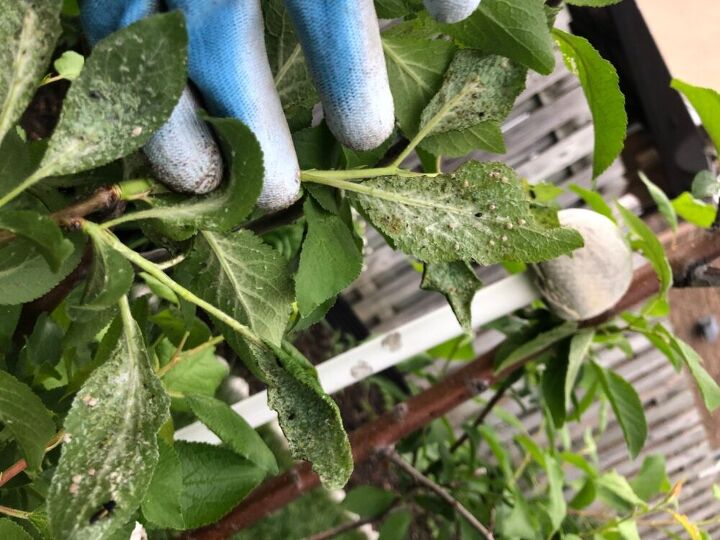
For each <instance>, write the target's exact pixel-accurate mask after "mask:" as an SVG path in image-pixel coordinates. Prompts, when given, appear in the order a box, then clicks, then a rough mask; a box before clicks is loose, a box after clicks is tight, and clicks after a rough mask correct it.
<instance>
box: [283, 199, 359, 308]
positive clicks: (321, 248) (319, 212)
mask: <svg viewBox="0 0 720 540" xmlns="http://www.w3.org/2000/svg"><path fill="white" fill-rule="evenodd" d="M303 208H304V210H305V218H306V219H307V225H308V232H307V236H306V237H305V241H304V242H303V245H302V252H301V253H300V263H299V267H298V271H297V275H296V276H295V291H296V296H297V302H298V307H299V309H300V315H302V316H303V317H307V316H308V315H309V314H310V313H312V312H313V311H314V310H315V309H316V308H317V307H318V306H320V305H322V304H323V303H325V302H326V301H327V300H329V299H330V298H333V297H335V296H336V295H337V294H338V293H340V292H342V291H343V290H344V289H345V288H346V287H347V286H348V285H350V283H352V282H353V281H355V279H356V278H357V277H358V276H359V275H360V271H361V270H362V264H363V257H362V253H361V251H360V248H359V247H358V244H357V243H356V242H355V236H354V234H353V232H352V231H351V230H350V229H349V228H348V227H347V225H346V224H345V223H344V222H343V220H342V218H340V217H339V216H337V215H335V214H332V213H330V212H326V211H325V210H323V209H322V208H321V207H320V205H319V204H318V203H316V202H315V201H314V200H313V199H312V198H311V197H308V198H307V200H306V201H305V204H304V206H303Z"/></svg>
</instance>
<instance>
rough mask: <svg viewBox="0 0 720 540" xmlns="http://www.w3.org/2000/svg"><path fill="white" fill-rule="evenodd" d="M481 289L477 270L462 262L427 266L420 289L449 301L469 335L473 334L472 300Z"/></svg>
mask: <svg viewBox="0 0 720 540" xmlns="http://www.w3.org/2000/svg"><path fill="white" fill-rule="evenodd" d="M481 287H482V281H480V279H479V278H478V277H477V274H475V270H473V268H472V266H470V265H469V264H468V263H466V262H462V261H456V262H450V263H429V264H426V265H425V267H424V270H423V276H422V282H421V284H420V288H422V289H424V290H426V291H437V292H439V293H440V294H442V295H443V296H444V297H445V298H446V299H447V301H448V303H449V304H450V307H451V308H452V310H453V313H455V317H456V318H457V320H458V322H459V323H460V326H462V328H463V330H465V332H467V333H471V332H472V316H471V310H470V307H471V304H472V299H473V298H474V297H475V293H476V292H477V291H478V290H479V289H480V288H481Z"/></svg>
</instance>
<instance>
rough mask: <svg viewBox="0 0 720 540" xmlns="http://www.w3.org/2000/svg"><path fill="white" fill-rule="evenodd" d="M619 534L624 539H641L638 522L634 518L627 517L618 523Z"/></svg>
mask: <svg viewBox="0 0 720 540" xmlns="http://www.w3.org/2000/svg"><path fill="white" fill-rule="evenodd" d="M617 531H618V534H620V537H621V538H622V540H641V539H640V533H638V529H637V523H636V522H635V521H634V520H631V519H626V520H625V521H621V522H620V523H618V525H617Z"/></svg>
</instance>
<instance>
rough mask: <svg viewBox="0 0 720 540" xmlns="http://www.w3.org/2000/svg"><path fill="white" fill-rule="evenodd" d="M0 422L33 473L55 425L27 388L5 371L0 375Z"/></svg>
mask: <svg viewBox="0 0 720 540" xmlns="http://www.w3.org/2000/svg"><path fill="white" fill-rule="evenodd" d="M0 422H2V423H3V424H4V425H5V429H6V430H7V431H8V432H9V434H10V435H11V437H12V438H13V439H15V440H16V441H17V443H18V446H19V447H20V449H21V450H22V453H23V456H24V457H25V460H26V461H27V462H28V465H29V466H30V467H31V468H33V469H37V468H38V467H39V466H40V464H41V463H42V459H43V456H44V455H45V447H46V446H47V443H48V442H49V441H50V439H51V438H52V436H53V435H54V434H55V422H53V420H52V417H51V416H50V412H49V411H48V410H47V409H46V408H45V405H43V402H42V401H41V400H40V398H39V397H37V396H36V395H35V394H34V393H33V391H32V390H31V389H30V387H29V386H27V385H26V384H24V383H22V382H20V381H18V380H17V379H16V378H15V377H13V376H12V375H10V374H9V373H7V372H5V371H0Z"/></svg>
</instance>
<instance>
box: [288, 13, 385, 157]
mask: <svg viewBox="0 0 720 540" xmlns="http://www.w3.org/2000/svg"><path fill="white" fill-rule="evenodd" d="M285 5H286V6H287V9H288V13H289V14H290V17H291V19H292V21H293V23H294V25H295V28H296V31H297V34H298V38H299V40H300V44H301V45H302V48H303V51H304V53H305V57H306V58H307V62H308V67H309V68H310V72H311V74H312V77H313V79H314V81H315V85H316V86H317V88H318V92H319V93H320V100H321V102H322V105H323V110H324V112H325V119H326V121H327V124H328V126H329V127H330V130H331V131H332V132H333V134H334V135H335V136H336V137H337V138H338V140H339V141H340V142H342V143H343V144H344V145H346V146H348V147H350V148H353V149H355V150H370V149H372V148H376V147H377V146H379V145H380V144H382V142H383V141H385V140H386V139H387V138H388V137H389V136H390V135H391V134H392V131H393V128H394V124H395V111H394V107H393V99H392V94H391V92H390V84H389V82H388V74H387V68H386V66H385V56H384V55H383V50H382V42H381V40H380V28H379V25H378V19H377V15H376V14H375V6H374V4H373V1H372V0H285Z"/></svg>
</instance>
